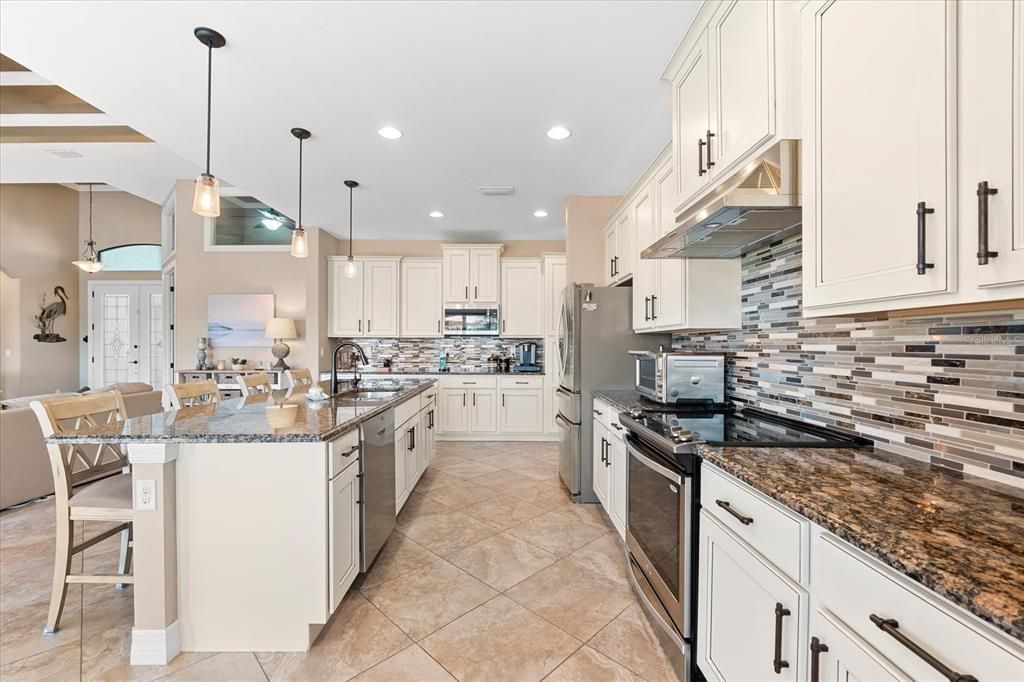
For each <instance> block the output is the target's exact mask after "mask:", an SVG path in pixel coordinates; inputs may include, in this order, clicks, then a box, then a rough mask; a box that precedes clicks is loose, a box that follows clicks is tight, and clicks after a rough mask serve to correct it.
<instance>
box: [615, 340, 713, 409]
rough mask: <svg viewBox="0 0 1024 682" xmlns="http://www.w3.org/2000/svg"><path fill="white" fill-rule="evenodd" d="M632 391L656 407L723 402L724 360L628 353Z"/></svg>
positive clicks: (694, 356) (641, 351)
mask: <svg viewBox="0 0 1024 682" xmlns="http://www.w3.org/2000/svg"><path fill="white" fill-rule="evenodd" d="M630 354H631V355H632V356H633V359H634V361H635V362H636V391H637V393H639V394H641V395H643V396H644V397H647V398H650V399H651V400H654V401H656V402H659V403H677V402H684V401H685V402H699V401H704V402H710V403H722V402H724V401H725V357H724V356H721V355H694V354H692V353H668V352H655V351H648V350H633V351H630Z"/></svg>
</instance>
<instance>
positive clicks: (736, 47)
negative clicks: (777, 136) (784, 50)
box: [710, 0, 775, 176]
mask: <svg viewBox="0 0 1024 682" xmlns="http://www.w3.org/2000/svg"><path fill="white" fill-rule="evenodd" d="M774 6H775V5H774V3H773V2H770V1H769V0H743V2H740V1H739V0H732V2H727V3H725V4H723V6H722V8H721V9H720V10H719V13H718V14H717V15H716V16H715V18H714V19H713V20H712V22H711V28H710V31H711V35H710V41H711V43H712V45H711V52H712V54H713V55H714V57H713V59H712V64H713V68H714V77H713V78H712V82H711V87H712V91H713V98H712V102H713V105H712V108H713V114H712V119H713V121H714V124H713V125H712V126H711V128H712V132H713V133H714V137H712V138H711V158H712V160H713V161H714V163H715V165H714V167H712V169H711V175H712V176H717V175H718V174H719V173H722V172H723V171H726V170H727V169H728V168H729V164H731V163H733V162H734V161H736V160H737V159H740V158H742V157H743V156H745V155H746V153H747V152H749V151H751V150H752V149H754V148H755V147H756V146H757V145H759V144H761V143H762V142H764V141H766V140H767V139H768V138H769V137H771V135H772V134H773V133H774V131H775V76H774V74H775V49H774V47H775V46H774V42H775V41H774V25H775V22H774V18H773V14H774Z"/></svg>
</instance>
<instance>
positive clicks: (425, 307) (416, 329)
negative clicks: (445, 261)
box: [401, 258, 443, 338]
mask: <svg viewBox="0 0 1024 682" xmlns="http://www.w3.org/2000/svg"><path fill="white" fill-rule="evenodd" d="M442 272H443V267H442V261H441V259H440V258H403V259H402V297H401V298H402V301H401V309H402V319H401V334H402V336H407V337H414V338H431V337H438V336H441V315H442V310H443V300H442V299H443V296H442V294H443V291H442V287H443V282H442V279H443V276H442Z"/></svg>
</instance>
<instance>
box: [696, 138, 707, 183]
mask: <svg viewBox="0 0 1024 682" xmlns="http://www.w3.org/2000/svg"><path fill="white" fill-rule="evenodd" d="M706 144H707V142H705V141H704V140H703V139H698V140H697V176H698V177H699V176H701V175H704V174H705V173H707V170H706V169H705V168H704V145H706Z"/></svg>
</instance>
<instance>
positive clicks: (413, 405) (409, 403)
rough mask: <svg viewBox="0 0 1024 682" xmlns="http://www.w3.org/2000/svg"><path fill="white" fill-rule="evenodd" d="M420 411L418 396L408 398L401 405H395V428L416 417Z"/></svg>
mask: <svg viewBox="0 0 1024 682" xmlns="http://www.w3.org/2000/svg"><path fill="white" fill-rule="evenodd" d="M419 411H420V397H419V396H418V395H416V396H413V397H412V398H409V399H408V400H406V401H405V402H403V403H399V404H398V405H395V428H396V429H397V428H398V427H399V426H401V425H402V424H404V423H405V422H407V421H409V420H410V419H412V418H413V417H414V416H416V413H417V412H419Z"/></svg>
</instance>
